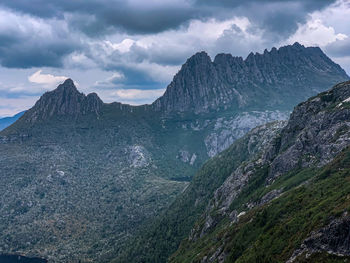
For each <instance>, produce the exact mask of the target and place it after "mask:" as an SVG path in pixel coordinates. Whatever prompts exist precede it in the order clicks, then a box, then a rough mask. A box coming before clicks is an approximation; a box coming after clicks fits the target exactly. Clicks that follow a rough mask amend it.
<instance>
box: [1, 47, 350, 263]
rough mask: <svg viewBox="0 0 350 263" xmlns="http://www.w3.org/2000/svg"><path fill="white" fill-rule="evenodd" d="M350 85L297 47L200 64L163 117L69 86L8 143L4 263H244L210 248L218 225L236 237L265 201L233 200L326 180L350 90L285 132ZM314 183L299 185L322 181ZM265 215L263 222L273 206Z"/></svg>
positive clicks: (4, 153) (41, 105)
mask: <svg viewBox="0 0 350 263" xmlns="http://www.w3.org/2000/svg"><path fill="white" fill-rule="evenodd" d="M348 79H349V77H348V76H347V75H346V73H345V71H344V70H343V69H341V67H340V66H339V65H337V64H335V63H334V62H332V61H331V60H330V59H329V58H328V57H327V56H326V55H325V54H324V53H323V52H322V51H321V50H320V49H319V48H314V47H308V48H305V47H304V46H302V45H300V44H298V43H296V44H294V45H291V46H285V47H281V48H279V49H275V48H273V49H272V50H271V51H265V52H264V54H258V53H257V54H250V55H249V56H248V57H247V58H246V59H245V60H243V59H242V58H235V57H232V56H231V55H229V54H219V55H217V56H216V57H215V59H214V61H211V59H210V57H209V56H208V55H207V54H206V53H204V52H200V53H197V54H195V55H194V56H192V57H191V58H189V59H188V60H187V61H186V63H185V64H184V65H183V66H182V68H181V69H180V71H179V72H178V73H177V74H176V75H175V76H174V79H173V81H172V82H171V83H170V85H169V86H168V87H167V89H166V92H165V94H164V95H163V96H162V97H160V98H159V99H157V100H156V101H155V102H154V103H153V104H151V105H142V106H130V105H125V104H121V103H117V102H115V103H109V104H107V103H104V102H103V101H102V100H101V99H100V98H99V97H98V95H97V94H94V93H93V94H88V95H85V94H83V93H80V92H79V91H78V90H77V88H76V87H75V85H74V82H73V81H72V80H70V79H68V80H66V81H65V82H64V83H63V84H61V85H59V86H58V87H57V89H55V90H54V91H50V92H47V93H45V94H44V95H43V96H42V97H41V98H40V99H39V100H38V101H37V102H36V104H35V105H34V106H33V107H32V108H31V109H29V110H28V111H26V112H25V113H24V114H23V116H22V117H20V118H19V119H18V120H17V121H16V122H15V123H14V124H12V125H11V126H10V127H7V128H6V129H5V130H3V131H1V132H0V153H1V154H0V166H1V167H2V169H1V173H0V176H1V183H0V191H1V192H2V193H3V194H2V195H1V197H0V215H1V217H0V230H1V233H3V234H2V237H3V238H2V239H1V240H0V253H4V254H8V253H19V254H22V255H26V256H39V257H43V258H46V259H48V260H49V261H51V262H78V261H81V262H91V261H94V262H96V261H98V262H110V261H111V260H115V261H116V262H165V261H166V260H167V258H168V257H169V256H170V255H171V254H172V253H174V252H175V251H176V250H177V249H178V246H179V244H180V242H181V240H183V239H184V238H186V237H187V236H190V237H191V238H190V239H191V240H189V241H188V242H189V243H186V241H184V242H182V243H181V246H180V248H179V251H178V252H177V253H176V254H174V255H173V256H172V257H171V260H173V261H174V262H185V261H186V260H187V261H190V262H191V261H192V260H193V259H194V258H196V257H197V256H196V257H194V256H193V255H194V254H195V255H197V254H196V253H197V251H198V253H200V255H201V256H202V255H203V257H202V258H201V259H198V258H196V260H199V261H200V260H204V261H203V262H206V261H205V260H207V259H208V258H213V260H214V261H215V260H217V257H218V256H219V255H223V256H222V257H223V258H224V259H226V258H228V257H231V254H229V253H226V254H223V253H222V251H221V250H220V251H219V247H220V246H221V244H220V245H219V247H218V244H216V243H215V244H212V247H211V250H207V249H203V250H200V249H198V247H197V246H199V247H202V248H203V242H204V243H206V242H207V240H206V238H209V239H210V238H212V237H213V236H214V235H215V234H216V233H217V231H216V230H217V228H216V226H222V227H223V228H222V229H224V228H225V229H226V227H231V226H232V225H231V224H229V226H227V225H225V223H226V222H227V218H230V219H231V220H232V222H234V221H235V220H236V222H239V220H238V219H237V218H240V217H241V216H239V215H240V214H241V213H243V212H245V213H249V211H250V210H248V209H247V208H246V207H245V206H243V204H244V205H245V204H246V203H247V202H248V201H249V202H250V201H252V200H253V199H252V200H251V199H250V196H249V195H248V197H241V195H240V192H237V193H238V195H236V196H231V195H230V194H232V191H231V190H230V189H236V188H235V187H238V188H239V189H240V191H241V192H242V194H243V193H246V191H245V190H244V189H246V188H247V187H248V188H249V187H252V186H251V184H253V188H252V189H253V190H254V191H255V190H256V189H258V190H259V191H261V192H259V194H262V193H264V194H270V195H273V194H271V193H270V192H268V193H265V192H264V191H262V190H261V188H259V187H261V185H266V186H268V187H270V188H271V189H272V188H274V187H275V184H274V182H277V181H278V182H279V180H280V181H281V180H282V181H283V179H279V178H285V177H284V175H285V174H288V173H290V171H293V169H296V168H297V167H299V166H298V165H300V167H301V168H305V167H311V168H312V167H315V169H319V168H318V167H321V166H323V165H327V164H328V163H329V162H330V161H331V160H333V158H334V157H335V156H336V155H337V154H339V153H340V151H341V150H342V149H344V148H345V147H346V145H347V140H345V138H346V136H347V128H344V129H343V128H341V127H342V125H340V126H339V125H338V123H340V122H341V121H342V120H344V119H341V116H343V118H345V119H346V116H347V115H346V113H347V110H348V109H347V103H348V102H347V101H346V99H347V98H346V96H347V95H348V94H347V88H348V84H343V86H337V87H336V88H335V89H333V90H332V91H331V92H330V91H329V92H326V93H321V95H318V96H317V97H315V98H313V99H314V100H315V101H317V103H316V102H315V103H314V104H313V103H310V101H308V102H306V103H303V104H300V105H298V106H297V107H296V108H295V109H294V111H293V114H292V115H291V118H290V120H289V122H288V123H286V122H284V121H283V120H286V119H288V115H289V113H290V112H291V111H292V110H293V107H294V106H295V105H297V104H298V103H300V102H302V101H303V100H305V99H307V98H308V97H310V96H316V95H317V93H319V92H323V91H325V90H328V89H329V88H331V87H332V86H333V85H334V84H335V83H338V82H342V81H346V80H348ZM344 87H345V88H344ZM338 91H341V92H338ZM349 96H350V95H349ZM311 101H312V100H311ZM318 103H319V104H318ZM339 104H341V105H340V106H339V107H338V105H339ZM325 109H326V110H325ZM309 112H311V113H312V114H311V113H309ZM313 114H314V115H313ZM317 114H320V115H317ZM322 114H323V115H322ZM332 114H334V115H332ZM337 114H339V116H338V115H337ZM315 116H316V117H317V118H316V117H315ZM332 118H333V119H332ZM337 118H338V119H337ZM332 120H334V123H332ZM271 121H277V122H274V123H270V124H266V123H268V122H271ZM312 121H314V122H313V123H312ZM322 121H324V123H323V122H322ZM316 123H318V124H317V125H316ZM259 125H263V126H262V127H259V128H256V129H253V128H254V127H256V126H259ZM327 125H328V126H327ZM314 126H315V127H318V130H313V129H312V128H313V127H314ZM251 129H253V130H252V131H251V132H249V133H248V134H247V135H246V136H244V137H243V138H242V139H239V138H240V137H242V136H243V135H244V134H246V133H247V132H248V131H249V130H251ZM321 135H322V136H325V138H324V140H321V139H322V138H323V137H322V138H321V139H318V137H319V136H321ZM298 136H300V137H301V138H306V139H304V140H303V141H302V142H304V141H305V142H306V143H308V144H310V145H311V146H309V148H310V149H309V148H307V150H305V151H301V150H300V147H301V148H303V147H306V146H305V145H304V144H301V145H300V143H299V141H298V140H297V139H296V138H299V137H298ZM337 136H339V137H337ZM237 139H239V140H238V141H236V140H237ZM235 141H236V142H235ZM234 142H235V143H234ZM232 143H234V144H233V145H232V146H230V145H231V144H232ZM298 143H299V144H298ZM338 144H339V145H340V146H339V147H338ZM336 146H337V147H336ZM227 148H228V149H227ZM333 148H334V149H333ZM225 149H227V150H225ZM224 150H225V151H224ZM222 151H224V152H222ZM319 155H321V157H320V156H319ZM211 157H214V158H213V159H210V160H209V161H208V159H209V158H211ZM304 159H305V160H304ZM203 164H204V165H203ZM202 165H203V166H202ZM246 165H247V166H246ZM311 168H310V169H311ZM244 169H248V170H246V171H245V170H244ZM236 170H237V172H236ZM242 170H244V173H243V174H244V175H246V174H248V173H249V176H242V172H241V171H242ZM298 176H299V175H298ZM298 176H296V178H299V177H298ZM303 176H304V175H303ZM303 176H301V177H302V179H300V180H299V179H296V180H297V183H301V182H304V181H303V179H305V178H307V179H309V178H310V177H311V176H309V175H308V176H306V175H305V177H303ZM232 177H233V178H232ZM287 177H288V176H287ZM257 178H258V179H257ZM288 178H289V177H288ZM288 178H287V179H288ZM293 178H294V177H293ZM287 179H286V180H287ZM282 181H281V184H287V183H286V182H284V181H283V182H282ZM292 181H293V180H292ZM237 182H239V183H237ZM287 182H289V181H288V180H287ZM292 186H294V185H292ZM292 186H290V185H287V186H286V187H287V189H292ZM288 187H289V188H288ZM270 188H269V189H270ZM249 189H250V188H249ZM264 189H265V188H264ZM266 189H267V188H266ZM276 191H277V192H278V195H279V194H281V195H282V193H283V192H284V191H285V189H284V188H277V187H276ZM234 192H236V191H234ZM249 192H252V191H249ZM238 196H239V198H241V199H239V201H235V200H236V198H238ZM264 196H265V195H264ZM264 196H263V197H264ZM276 196H277V195H276ZM215 198H216V199H215ZM259 198H261V196H260V195H257V196H256V199H254V200H253V201H254V202H256V203H259V202H261V200H260V199H259ZM265 199H267V200H268V201H267V202H269V201H270V200H269V198H267V197H266V198H265ZM242 200H244V202H245V203H244V202H243V201H242ZM253 201H252V202H253ZM232 202H233V203H235V205H232ZM254 202H253V203H252V204H253V205H252V206H251V207H250V208H251V209H252V211H255V210H254V209H259V207H261V206H259V205H257V204H255V203H254ZM267 202H265V203H267ZM222 204H228V206H229V208H227V205H226V206H222ZM249 204H250V203H249ZM259 204H260V203H259ZM218 211H219V212H218ZM208 214H209V216H208ZM211 214H215V216H214V218H212V217H211V216H210V215H211ZM203 223H204V226H203ZM220 229H221V228H220ZM190 233H191V235H190ZM206 244H209V243H206ZM210 244H211V243H210ZM227 244H229V243H227ZM227 244H226V243H225V244H224V245H223V246H222V247H225V246H226V245H227ZM225 248H226V247H225ZM242 249H243V248H242ZM213 250H215V251H214V254H215V253H216V251H219V252H218V253H216V254H217V256H216V257H213V255H214V254H211V255H209V251H213ZM194 251H195V252H194ZM204 254H208V255H204ZM205 256H207V258H206V259H204V257H205ZM198 257H199V256H198ZM214 261H208V262H214Z"/></svg>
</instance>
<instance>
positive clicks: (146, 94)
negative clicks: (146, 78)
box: [112, 89, 165, 101]
mask: <svg viewBox="0 0 350 263" xmlns="http://www.w3.org/2000/svg"><path fill="white" fill-rule="evenodd" d="M164 92H165V89H154V90H141V89H119V90H116V91H115V92H113V93H112V94H113V95H116V96H118V98H120V99H121V100H123V101H136V100H151V101H152V100H155V99H156V98H158V97H160V96H162V95H163V94H164Z"/></svg>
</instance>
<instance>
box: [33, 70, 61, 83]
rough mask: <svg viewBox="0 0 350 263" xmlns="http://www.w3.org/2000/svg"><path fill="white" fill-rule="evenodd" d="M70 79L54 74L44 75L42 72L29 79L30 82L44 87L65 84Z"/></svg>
mask: <svg viewBox="0 0 350 263" xmlns="http://www.w3.org/2000/svg"><path fill="white" fill-rule="evenodd" d="M67 78H68V77H65V76H54V75H52V74H42V70H38V71H36V72H34V73H33V74H32V75H30V76H29V77H28V80H29V82H32V83H36V84H42V85H44V86H50V87H53V86H56V85H57V84H58V83H60V82H63V81H65V80H66V79H67Z"/></svg>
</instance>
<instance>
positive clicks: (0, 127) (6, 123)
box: [0, 111, 24, 131]
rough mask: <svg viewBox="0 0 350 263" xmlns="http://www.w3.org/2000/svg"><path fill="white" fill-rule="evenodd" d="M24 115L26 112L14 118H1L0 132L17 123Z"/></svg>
mask: <svg viewBox="0 0 350 263" xmlns="http://www.w3.org/2000/svg"><path fill="white" fill-rule="evenodd" d="M23 114H24V111H22V112H20V113H18V114H16V115H14V116H12V117H5V118H0V131H1V130H3V129H5V128H6V127H8V126H10V125H11V124H12V123H14V122H15V121H17V120H18V119H19V118H20V117H21V116H22V115H23Z"/></svg>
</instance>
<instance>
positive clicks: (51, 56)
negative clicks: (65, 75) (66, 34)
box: [0, 40, 77, 68]
mask: <svg viewBox="0 0 350 263" xmlns="http://www.w3.org/2000/svg"><path fill="white" fill-rule="evenodd" d="M0 41H1V40H0ZM11 41H12V42H13V40H11ZM76 48H77V46H74V45H72V43H67V42H61V43H60V42H56V43H24V42H21V41H19V42H13V43H12V44H11V45H6V46H0V63H1V65H2V66H4V67H7V68H31V67H62V66H63V60H64V57H65V56H66V55H68V54H70V53H71V52H73V51H74V50H76Z"/></svg>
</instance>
